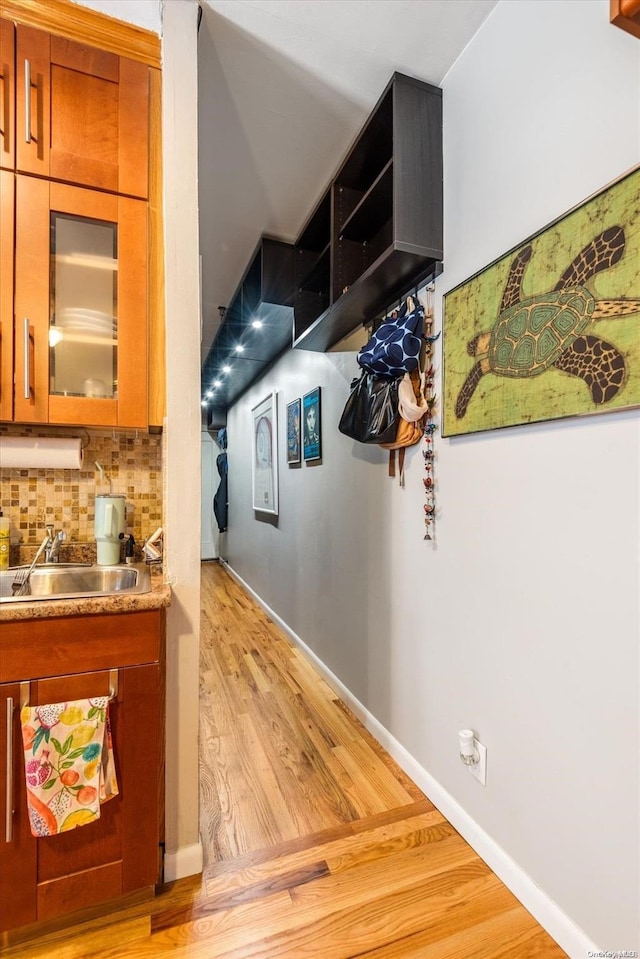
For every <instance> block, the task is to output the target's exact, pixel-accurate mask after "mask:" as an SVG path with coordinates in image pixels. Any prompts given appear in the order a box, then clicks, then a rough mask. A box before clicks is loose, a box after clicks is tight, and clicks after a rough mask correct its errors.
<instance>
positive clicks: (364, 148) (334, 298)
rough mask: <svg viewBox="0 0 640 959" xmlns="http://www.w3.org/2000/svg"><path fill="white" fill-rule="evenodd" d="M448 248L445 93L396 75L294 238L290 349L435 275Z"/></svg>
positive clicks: (331, 334) (337, 330)
mask: <svg viewBox="0 0 640 959" xmlns="http://www.w3.org/2000/svg"><path fill="white" fill-rule="evenodd" d="M327 244H328V245H329V257H328V260H327V259H325V257H326V246H327ZM442 246H443V240H442V91H441V90H440V88H439V87H435V86H432V85H431V84H429V83H424V82H423V81H420V80H415V79H413V78H411V77H407V76H404V75H403V74H400V73H395V74H394V75H393V77H392V78H391V80H390V82H389V84H388V85H387V88H386V90H385V91H384V92H383V94H382V96H381V97H380V99H379V101H378V104H377V105H376V107H375V108H374V110H373V111H372V113H371V115H370V117H369V119H368V120H367V122H366V124H365V125H364V127H363V129H362V131H361V133H360V135H359V136H358V138H357V139H356V141H355V143H354V144H353V146H352V148H351V150H350V151H349V153H348V154H347V156H346V158H345V160H344V162H343V163H342V166H341V167H340V169H339V171H338V173H337V175H336V177H335V178H334V179H333V181H332V182H331V184H330V185H329V188H328V189H327V191H326V193H325V194H324V195H323V198H322V200H321V201H320V204H319V205H318V206H317V207H316V210H315V211H314V213H313V214H312V216H311V218H310V219H309V221H308V223H307V226H306V227H305V228H304V230H303V231H302V234H301V236H300V238H299V240H298V241H297V243H296V254H295V255H296V295H295V299H294V343H293V345H294V347H295V348H297V349H308V350H317V351H324V350H327V349H330V347H332V346H333V345H335V344H336V343H337V342H338V341H339V340H340V339H342V338H343V337H344V336H346V335H347V334H349V333H351V332H352V331H353V330H354V329H355V328H356V327H357V326H359V325H360V324H361V323H364V322H367V321H369V320H372V319H373V318H374V317H375V316H376V315H377V314H378V313H379V312H380V311H381V310H383V309H385V308H386V306H388V305H389V304H390V303H392V302H393V301H394V300H395V299H396V298H397V297H398V296H399V295H401V294H402V293H404V292H406V291H407V290H408V289H410V288H411V287H412V286H413V285H414V284H417V283H419V282H420V281H422V280H424V279H425V278H426V277H428V276H430V275H434V274H435V273H436V272H439V270H440V263H441V261H442V257H443V249H442ZM312 252H315V254H316V258H315V259H312V258H311V256H310V255H309V254H311V253H312ZM307 256H308V258H307V259H305V257H307ZM318 275H320V276H321V277H322V280H321V282H318Z"/></svg>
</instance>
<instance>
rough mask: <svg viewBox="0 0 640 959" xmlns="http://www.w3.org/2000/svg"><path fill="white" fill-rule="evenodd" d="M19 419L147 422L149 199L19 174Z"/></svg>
mask: <svg viewBox="0 0 640 959" xmlns="http://www.w3.org/2000/svg"><path fill="white" fill-rule="evenodd" d="M15 217H16V265H15V278H16V279H15V318H16V331H15V343H16V350H15V383H16V389H15V416H14V418H15V419H16V420H18V421H19V422H24V423H29V422H31V423H60V424H65V423H70V424H79V425H84V426H126V427H131V426H133V427H143V428H146V426H147V425H148V412H147V374H148V343H147V339H148V322H147V309H148V306H147V297H148V289H147V287H148V283H147V209H146V203H145V202H144V201H143V200H135V199H132V198H130V197H122V196H118V195H115V194H110V193H100V192H98V191H96V190H86V189H84V188H82V187H74V186H69V185H67V184H61V183H55V182H52V181H47V180H41V179H39V178H37V177H25V176H22V175H20V174H18V175H17V176H16V211H15Z"/></svg>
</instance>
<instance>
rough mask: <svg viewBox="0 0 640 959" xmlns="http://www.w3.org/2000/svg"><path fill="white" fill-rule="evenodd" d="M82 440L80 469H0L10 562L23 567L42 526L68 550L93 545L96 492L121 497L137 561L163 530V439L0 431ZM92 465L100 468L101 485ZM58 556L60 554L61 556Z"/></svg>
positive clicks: (94, 432)
mask: <svg viewBox="0 0 640 959" xmlns="http://www.w3.org/2000/svg"><path fill="white" fill-rule="evenodd" d="M5 435H10V436H34V437H35V436H53V435H55V436H76V437H77V436H81V437H82V440H83V443H82V445H83V449H84V458H83V469H80V470H58V469H0V509H1V510H2V512H3V513H4V515H5V516H7V517H8V518H9V521H10V523H11V531H10V538H11V539H10V541H11V555H10V562H11V563H12V565H15V564H16V563H18V562H24V561H25V558H24V555H23V549H22V548H23V547H34V546H39V545H40V542H41V541H42V537H43V535H44V527H45V525H46V524H47V523H53V525H54V526H55V529H56V531H57V530H64V532H65V533H66V536H67V539H66V542H65V544H64V546H65V547H67V548H69V547H70V546H72V545H74V544H82V545H83V544H87V543H89V544H93V545H94V544H95V540H94V534H93V523H94V516H95V510H94V501H95V496H96V495H97V494H98V493H108V492H109V491H110V490H109V482H108V481H109V480H110V481H111V492H113V493H121V494H124V496H125V497H126V522H125V531H126V533H127V534H129V533H132V534H133V536H134V538H135V541H136V544H137V549H136V557H138V556H139V555H140V553H139V550H140V547H141V545H142V543H143V542H144V540H146V539H147V538H148V537H149V536H150V535H151V534H152V533H153V532H154V531H155V530H156V529H157V528H158V526H162V523H163V519H162V515H163V513H162V490H163V483H162V436H161V435H155V434H153V435H151V434H146V433H141V432H136V431H134V432H115V431H113V432H112V431H111V430H109V431H107V430H104V431H101V430H84V429H83V430H78V429H76V430H73V429H71V428H69V429H68V430H62V429H61V430H55V431H54V430H53V429H49V430H44V429H40V430H39V429H38V428H36V427H33V428H21V429H18V428H11V427H0V445H1V444H2V437H3V436H5ZM96 461H97V462H98V463H100V465H101V466H102V467H103V469H104V475H105V480H104V481H101V479H100V474H99V472H98V470H97V469H96V466H95V463H96ZM61 556H62V554H61Z"/></svg>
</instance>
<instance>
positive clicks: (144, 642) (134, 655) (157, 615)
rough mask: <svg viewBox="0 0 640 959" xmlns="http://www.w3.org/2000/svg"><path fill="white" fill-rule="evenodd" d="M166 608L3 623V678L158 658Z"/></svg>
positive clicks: (63, 672)
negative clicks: (164, 609)
mask: <svg viewBox="0 0 640 959" xmlns="http://www.w3.org/2000/svg"><path fill="white" fill-rule="evenodd" d="M163 614H164V611H163V610H144V611H141V612H139V613H113V614H111V615H101V616H74V617H68V618H64V617H63V618H60V619H37V620H30V621H29V620H27V621H19V622H10V623H3V624H2V628H1V629H0V682H3V683H9V682H19V681H21V680H24V679H26V678H30V679H39V678H41V677H49V676H64V675H67V674H69V673H71V672H73V673H83V672H90V671H92V670H104V669H114V668H116V667H123V666H136V665H144V664H145V663H156V662H158V660H159V659H160V642H161V639H162V634H163V628H162V627H163V624H164V615H163Z"/></svg>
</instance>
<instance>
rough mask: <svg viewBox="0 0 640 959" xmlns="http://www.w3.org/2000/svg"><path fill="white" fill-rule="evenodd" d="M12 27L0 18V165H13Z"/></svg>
mask: <svg viewBox="0 0 640 959" xmlns="http://www.w3.org/2000/svg"><path fill="white" fill-rule="evenodd" d="M15 76H16V73H15V64H14V27H13V24H12V23H10V22H9V20H2V19H0V167H3V168H4V169H9V170H13V168H14V166H15V152H16V151H15V144H16V137H15V90H16V84H15Z"/></svg>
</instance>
